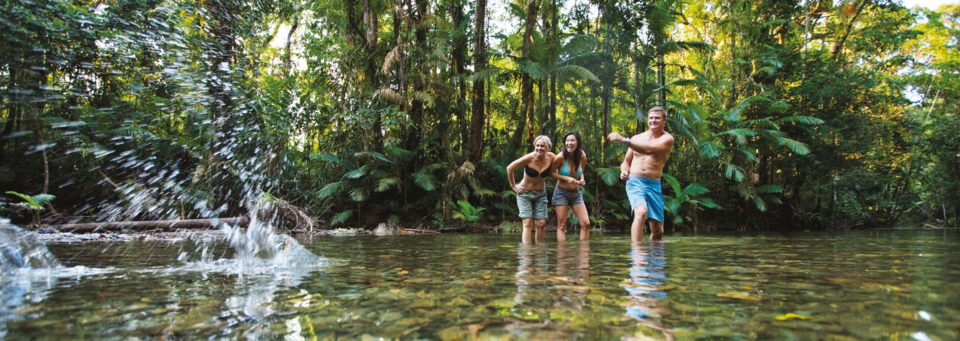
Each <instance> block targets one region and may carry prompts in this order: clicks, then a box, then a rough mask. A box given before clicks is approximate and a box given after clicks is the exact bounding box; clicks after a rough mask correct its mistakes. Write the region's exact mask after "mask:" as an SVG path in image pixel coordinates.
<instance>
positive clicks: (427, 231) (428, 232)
mask: <svg viewBox="0 0 960 341" xmlns="http://www.w3.org/2000/svg"><path fill="white" fill-rule="evenodd" d="M400 233H401V234H433V233H440V231H433V230H415V229H400Z"/></svg>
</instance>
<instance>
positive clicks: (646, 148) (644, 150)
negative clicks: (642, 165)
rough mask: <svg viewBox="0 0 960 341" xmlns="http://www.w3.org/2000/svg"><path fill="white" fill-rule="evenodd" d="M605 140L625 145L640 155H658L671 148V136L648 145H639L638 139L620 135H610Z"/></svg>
mask: <svg viewBox="0 0 960 341" xmlns="http://www.w3.org/2000/svg"><path fill="white" fill-rule="evenodd" d="M607 138H609V139H610V141H613V142H616V143H620V144H626V145H627V147H629V148H630V149H632V150H634V151H636V152H637V153H640V154H659V153H663V152H667V151H670V149H671V148H672V147H673V137H672V136H668V138H666V139H662V140H657V142H656V143H650V144H644V143H641V141H639V139H628V138H626V137H623V136H622V135H620V133H610V136H609V137H607ZM634 140H636V141H634ZM668 141H669V142H668Z"/></svg>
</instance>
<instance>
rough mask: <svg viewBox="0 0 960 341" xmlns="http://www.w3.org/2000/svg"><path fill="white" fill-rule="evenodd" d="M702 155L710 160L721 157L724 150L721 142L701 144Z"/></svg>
mask: <svg viewBox="0 0 960 341" xmlns="http://www.w3.org/2000/svg"><path fill="white" fill-rule="evenodd" d="M699 149H700V155H701V156H703V157H708V158H716V157H720V153H721V151H722V150H723V149H724V147H723V145H722V144H720V143H719V142H713V141H704V142H701V143H700V148H699Z"/></svg>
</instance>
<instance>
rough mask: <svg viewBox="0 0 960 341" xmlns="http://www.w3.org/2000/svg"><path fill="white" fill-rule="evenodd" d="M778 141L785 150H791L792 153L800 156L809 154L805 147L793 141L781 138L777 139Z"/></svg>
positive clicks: (808, 149)
mask: <svg viewBox="0 0 960 341" xmlns="http://www.w3.org/2000/svg"><path fill="white" fill-rule="evenodd" d="M778 141H779V142H780V143H781V144H783V145H786V146H787V148H790V150H792V151H793V152H794V153H797V154H800V155H807V154H810V148H808V147H807V145H806V144H804V143H802V142H797V141H795V140H792V139H788V138H786V137H781V138H779V139H778Z"/></svg>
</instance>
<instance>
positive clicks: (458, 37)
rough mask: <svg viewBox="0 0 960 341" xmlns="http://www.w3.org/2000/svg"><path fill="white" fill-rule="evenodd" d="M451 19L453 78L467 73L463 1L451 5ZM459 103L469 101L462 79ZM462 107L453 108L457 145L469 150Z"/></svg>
mask: <svg viewBox="0 0 960 341" xmlns="http://www.w3.org/2000/svg"><path fill="white" fill-rule="evenodd" d="M449 12H450V18H451V19H452V20H453V25H454V27H456V29H455V30H454V33H453V42H452V45H453V50H452V51H451V52H450V57H451V58H450V59H451V60H450V62H451V64H452V65H451V66H450V69H451V70H450V73H451V74H452V76H453V77H458V76H463V74H464V73H465V72H466V64H467V57H466V55H467V35H466V30H467V28H466V25H464V26H463V27H464V29H463V30H461V29H459V28H460V27H461V24H462V23H463V21H464V20H465V19H466V15H464V13H463V1H462V0H457V1H453V3H452V4H450V8H449ZM457 90H458V91H457V94H458V97H457V101H456V102H457V103H458V104H461V103H466V101H467V85H466V82H465V81H464V79H463V78H462V77H460V78H457ZM463 108H464V107H463V106H462V105H455V106H454V107H453V112H454V115H456V116H457V125H456V129H457V135H458V136H459V141H458V142H457V143H455V145H456V146H458V149H463V150H469V141H468V139H469V133H468V132H467V128H468V127H467V126H468V124H467V120H466V117H465V116H464V114H465V113H464V110H463Z"/></svg>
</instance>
